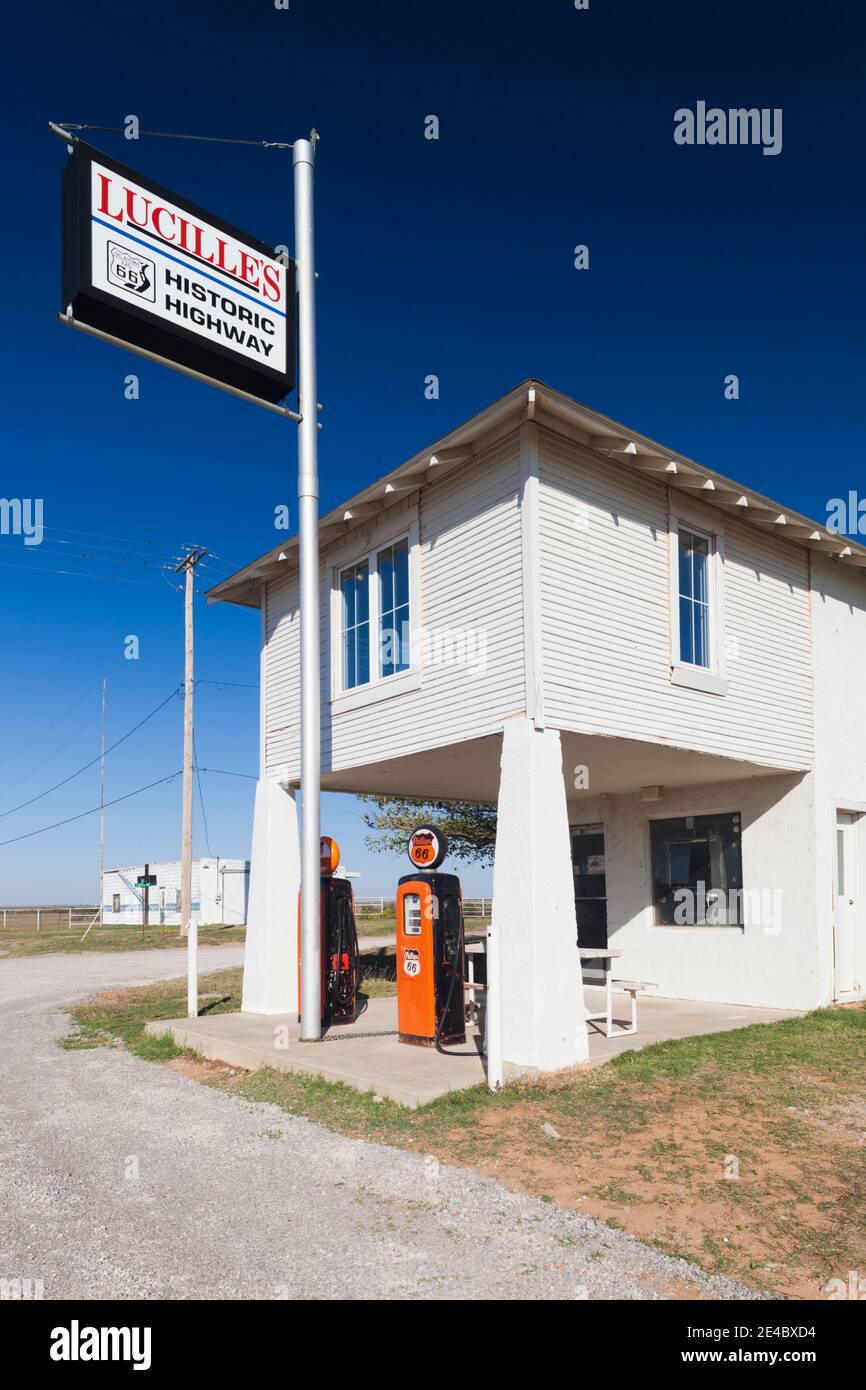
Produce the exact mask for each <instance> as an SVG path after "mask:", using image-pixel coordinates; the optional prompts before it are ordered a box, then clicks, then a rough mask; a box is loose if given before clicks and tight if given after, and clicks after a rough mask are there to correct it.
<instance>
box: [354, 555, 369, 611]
mask: <svg viewBox="0 0 866 1390" xmlns="http://www.w3.org/2000/svg"><path fill="white" fill-rule="evenodd" d="M369 616H370V566H369V565H368V564H367V561H366V560H365V561H364V562H363V564H360V565H356V566H355V622H356V623H365V622H366V621H367V619H368V618H369Z"/></svg>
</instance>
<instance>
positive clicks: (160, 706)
mask: <svg viewBox="0 0 866 1390" xmlns="http://www.w3.org/2000/svg"><path fill="white" fill-rule="evenodd" d="M179 690H180V686H177V685H176V686H175V688H174V690H172V692H171V694H170V695H167V696H166V697H165V699H164V700H163V701H162V703H161V704H158V705H157V706H156V709H152V710H151V711H150V714H146V715H145V716H144V718H143V719H142V720H140V721H139V723H138V724H136V725H135V727H134V728H132V729H130V730H129V732H128V733H125V734H123V735H122V737H121V738H119V739H117V740H116V741H115V742H114V743H112V744H111V746H110V747H109V748H106V750H105V753H106V755H107V754H108V753H111V752H112V751H113V750H114V749H115V748H119V747H120V745H121V744H122V743H125V742H126V740H127V739H128V738H132V735H133V734H134V733H137V732H138V730H139V729H140V728H141V727H142V725H144V724H146V723H147V721H148V720H149V719H152V718H153V716H154V715H155V714H158V713H159V711H160V710H161V709H163V707H164V706H165V705H167V704H168V702H169V700H173V699H174V698H175V696H176V695H177V693H178V691H179ZM100 756H101V755H100ZM98 762H99V757H96V758H91V760H90V762H89V763H85V764H84V766H83V767H80V768H78V770H77V771H76V772H71V773H70V774H69V776H68V777H64V778H63V780H62V781H61V782H55V783H54V786H53V787H47V788H46V790H45V791H44V792H39V794H38V795H37V796H31V798H30V800H29V801H22V802H21V803H20V805H18V806H10V808H9V810H8V811H0V820H4V819H5V818H6V816H11V815H13V814H14V812H15V811H23V810H24V808H25V807H26V806H32V805H33V803H34V801H41V800H42V798H43V797H44V796H50V794H51V793H52V792H56V791H57V790H58V789H59V788H60V787H65V786H66V784H67V782H72V781H74V779H75V778H76V777H80V776H81V774H82V772H86V771H87V769H88V768H89V767H93V765H94V763H98ZM4 843H8V841H5V842H4Z"/></svg>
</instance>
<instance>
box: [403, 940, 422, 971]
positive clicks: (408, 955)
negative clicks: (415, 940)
mask: <svg viewBox="0 0 866 1390" xmlns="http://www.w3.org/2000/svg"><path fill="white" fill-rule="evenodd" d="M403 973H404V975H408V976H410V978H412V979H414V978H415V977H416V976H418V975H420V974H421V957H420V955H419V953H418V951H417V950H416V949H415V947H414V946H404V947H403Z"/></svg>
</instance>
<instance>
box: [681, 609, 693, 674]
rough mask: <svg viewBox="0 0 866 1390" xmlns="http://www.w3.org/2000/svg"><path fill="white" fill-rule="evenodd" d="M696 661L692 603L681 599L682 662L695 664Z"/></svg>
mask: <svg viewBox="0 0 866 1390" xmlns="http://www.w3.org/2000/svg"><path fill="white" fill-rule="evenodd" d="M694 659H695V649H694V642H693V640H692V601H691V599H688V598H681V599H680V661H688V662H689V663H691V662H693V661H694Z"/></svg>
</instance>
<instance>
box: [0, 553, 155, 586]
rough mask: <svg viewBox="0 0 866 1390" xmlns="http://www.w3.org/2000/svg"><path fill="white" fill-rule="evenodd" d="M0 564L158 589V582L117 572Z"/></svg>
mask: <svg viewBox="0 0 866 1390" xmlns="http://www.w3.org/2000/svg"><path fill="white" fill-rule="evenodd" d="M0 564H2V565H5V566H6V568H7V569H13V570H35V571H36V572H37V573H38V574H63V575H66V577H67V578H69V579H107V580H109V581H110V582H111V583H112V584H137V585H138V587H139V588H142V589H158V588H159V585H158V584H151V583H150V582H149V581H148V580H147V579H124V578H123V577H122V576H121V575H119V574H84V573H82V571H81V570H59V569H49V568H48V567H47V566H46V565H16V564H15V562H14V561H12V562H10V561H9V560H0Z"/></svg>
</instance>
